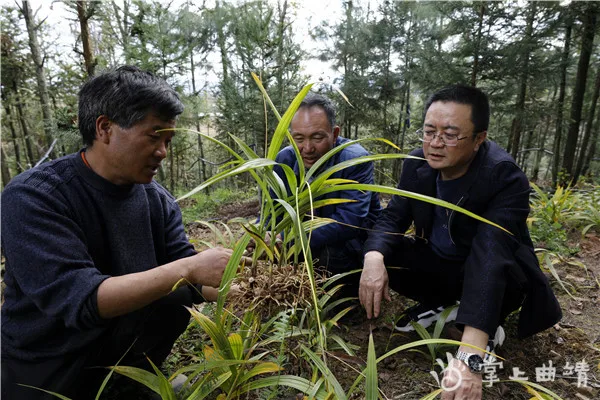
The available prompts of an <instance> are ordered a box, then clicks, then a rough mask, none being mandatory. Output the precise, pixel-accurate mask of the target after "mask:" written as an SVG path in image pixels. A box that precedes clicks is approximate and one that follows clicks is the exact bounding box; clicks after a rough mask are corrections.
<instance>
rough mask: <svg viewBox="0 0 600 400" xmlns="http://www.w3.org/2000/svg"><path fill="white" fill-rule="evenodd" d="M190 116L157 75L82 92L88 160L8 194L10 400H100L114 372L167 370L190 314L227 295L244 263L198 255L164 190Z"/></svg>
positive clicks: (36, 174)
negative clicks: (230, 274)
mask: <svg viewBox="0 0 600 400" xmlns="http://www.w3.org/2000/svg"><path fill="white" fill-rule="evenodd" d="M182 111H183V104H182V103H181V101H180V100H179V97H178V95H177V93H176V92H175V90H173V89H172V88H171V87H170V86H169V85H168V84H167V83H166V82H165V81H164V80H162V79H160V78H158V77H156V76H154V75H152V74H150V73H147V72H144V71H141V70H139V69H138V68H135V67H129V66H125V67H121V68H119V69H117V70H113V71H109V72H106V73H104V74H102V75H99V76H97V77H95V78H93V79H91V80H90V81H88V82H87V83H86V84H85V85H84V86H83V88H82V89H81V91H80V93H79V131H80V133H81V135H82V137H83V141H84V143H85V145H86V147H85V148H84V149H83V150H81V151H79V152H77V153H74V154H71V155H68V156H65V157H62V158H59V159H57V160H54V161H51V162H48V163H45V164H42V165H40V166H39V167H36V168H32V169H30V170H29V171H26V172H24V173H22V174H21V175H19V176H17V177H16V178H15V179H13V180H12V181H11V182H10V184H9V185H7V186H6V188H5V190H4V191H3V192H2V216H1V217H2V248H3V250H4V255H5V256H6V273H5V275H4V283H5V284H6V289H5V290H4V293H3V295H4V304H3V305H2V399H53V398H54V397H53V396H50V395H48V394H46V393H44V392H42V391H39V390H35V389H31V388H28V387H23V386H20V384H25V385H30V386H35V387H37V388H40V389H45V390H50V391H54V392H58V393H60V394H62V395H66V396H68V397H71V398H73V399H77V400H80V399H88V398H93V397H94V396H95V394H96V392H97V390H98V388H99V386H100V384H101V381H102V379H103V378H104V376H106V374H107V370H106V369H104V368H101V367H107V366H111V365H115V364H116V363H117V362H118V361H119V360H120V358H121V357H123V356H124V358H123V359H122V360H121V365H129V366H137V367H141V368H147V369H151V368H150V364H149V363H148V361H147V359H146V357H148V358H150V359H151V360H152V361H153V362H154V363H155V364H156V365H160V364H161V363H162V361H163V360H164V359H165V358H166V356H167V355H168V354H169V352H170V351H171V347H172V346H173V343H174V341H175V340H176V339H177V337H178V336H179V335H180V334H181V333H182V332H183V331H184V330H185V329H186V327H187V325H188V322H189V318H190V314H189V312H188V311H187V310H186V309H185V308H184V305H187V306H191V304H192V303H198V302H200V301H201V297H200V295H199V294H200V291H203V292H205V293H206V292H207V291H210V292H211V296H214V293H215V290H216V289H214V287H218V286H219V283H220V280H221V276H222V274H223V270H224V268H225V266H226V265H227V262H228V260H229V257H230V255H231V251H229V250H224V249H211V250H207V251H205V252H202V253H199V254H197V253H196V251H195V250H194V248H193V246H192V245H191V244H190V243H189V241H188V240H187V237H186V234H185V232H184V229H183V225H182V220H181V212H180V210H179V207H178V206H177V203H175V200H174V198H173V196H171V194H169V193H168V192H167V191H166V190H165V189H164V188H163V187H162V186H161V185H159V184H158V183H156V182H155V181H154V180H153V178H154V176H155V175H156V174H157V172H158V169H159V167H160V164H161V161H162V160H164V158H165V157H166V155H167V148H168V146H169V143H170V142H171V139H172V138H173V135H174V132H173V131H172V130H168V128H173V127H174V126H175V121H176V118H177V116H178V115H179V114H181V112H182ZM164 129H167V130H164ZM182 278H183V283H184V286H183V287H179V288H178V289H176V290H173V288H174V287H175V286H176V284H177V283H178V282H180V281H181V280H182ZM180 283H181V282H180ZM188 283H189V284H192V285H193V286H192V285H189V286H185V285H187V284H188ZM199 285H203V287H200V286H199ZM210 287H212V288H213V289H210Z"/></svg>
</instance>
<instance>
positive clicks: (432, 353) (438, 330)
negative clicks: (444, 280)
mask: <svg viewBox="0 0 600 400" xmlns="http://www.w3.org/2000/svg"><path fill="white" fill-rule="evenodd" d="M457 307H458V305H454V306H452V307H448V308H446V309H445V310H444V311H443V312H442V314H441V315H440V318H439V319H438V320H437V322H436V323H435V326H434V328H433V334H430V333H429V331H427V329H426V328H424V327H423V326H422V325H421V324H419V323H416V322H414V321H411V322H410V324H411V326H412V327H413V328H415V332H417V334H418V335H419V337H420V338H421V339H439V338H440V337H441V335H442V331H443V330H444V325H445V324H446V320H447V319H448V316H449V315H450V313H451V312H452V311H454V310H455V309H456V308H457ZM427 350H428V351H429V357H430V358H431V362H432V363H435V360H436V357H437V354H438V353H439V352H440V351H443V346H442V344H440V343H429V344H427ZM415 351H419V352H421V353H422V354H427V353H424V352H422V351H420V350H415Z"/></svg>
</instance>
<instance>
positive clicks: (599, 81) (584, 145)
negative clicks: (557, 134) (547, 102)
mask: <svg viewBox="0 0 600 400" xmlns="http://www.w3.org/2000/svg"><path fill="white" fill-rule="evenodd" d="M599 96H600V64H599V65H598V70H597V71H596V83H595V85H594V94H593V95H592V103H591V104H590V110H589V111H588V116H587V122H586V124H585V130H584V132H583V140H582V141H581V150H580V151H579V157H578V160H577V168H575V176H574V177H573V182H577V180H578V179H579V175H580V174H581V171H582V170H583V164H585V161H586V155H587V153H588V152H589V148H588V145H589V143H590V137H591V134H592V126H593V125H594V113H595V111H596V105H597V104H598V97H599Z"/></svg>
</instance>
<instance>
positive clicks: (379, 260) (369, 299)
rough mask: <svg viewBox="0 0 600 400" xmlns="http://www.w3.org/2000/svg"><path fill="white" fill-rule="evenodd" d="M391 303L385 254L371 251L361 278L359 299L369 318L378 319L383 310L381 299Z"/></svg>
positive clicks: (366, 255) (366, 257) (366, 258)
mask: <svg viewBox="0 0 600 400" xmlns="http://www.w3.org/2000/svg"><path fill="white" fill-rule="evenodd" d="M382 297H383V298H385V299H386V300H387V301H390V300H391V299H390V289H389V285H388V273H387V270H386V269H385V264H384V263H383V254H381V253H379V252H378V251H370V252H368V253H367V254H365V262H364V267H363V271H362V274H361V276H360V287H359V289H358V298H359V299H360V304H361V305H362V306H363V307H364V308H365V310H366V311H367V318H369V319H371V317H373V316H374V317H375V318H377V317H378V316H379V311H380V309H381V298H382Z"/></svg>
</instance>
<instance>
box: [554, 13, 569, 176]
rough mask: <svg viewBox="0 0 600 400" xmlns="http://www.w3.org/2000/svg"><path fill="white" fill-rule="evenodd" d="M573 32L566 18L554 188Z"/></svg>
mask: <svg viewBox="0 0 600 400" xmlns="http://www.w3.org/2000/svg"><path fill="white" fill-rule="evenodd" d="M572 31H573V19H572V18H571V17H570V16H568V19H567V23H566V26H565V44H564V46H563V53H562V57H561V73H560V88H559V93H558V101H557V103H556V129H555V133H554V145H553V146H552V152H553V155H552V185H553V186H556V183H557V180H558V166H559V165H560V148H561V141H562V132H563V112H564V108H565V93H566V86H567V67H568V65H569V53H570V48H571V32H572Z"/></svg>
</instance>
